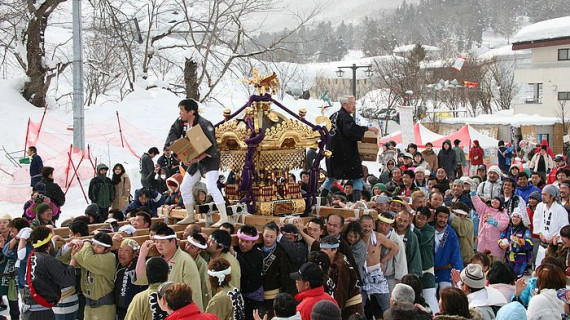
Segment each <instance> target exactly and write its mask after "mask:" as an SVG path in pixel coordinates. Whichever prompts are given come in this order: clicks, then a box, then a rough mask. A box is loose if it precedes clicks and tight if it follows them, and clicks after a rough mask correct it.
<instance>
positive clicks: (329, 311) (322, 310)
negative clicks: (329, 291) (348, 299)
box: [311, 300, 341, 320]
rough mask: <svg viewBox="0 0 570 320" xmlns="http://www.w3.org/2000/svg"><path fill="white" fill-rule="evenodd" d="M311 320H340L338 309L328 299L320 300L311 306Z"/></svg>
mask: <svg viewBox="0 0 570 320" xmlns="http://www.w3.org/2000/svg"><path fill="white" fill-rule="evenodd" d="M311 320H341V315H340V309H339V308H338V307H337V306H336V305H335V304H334V302H332V301H330V300H322V301H319V302H318V303H317V304H315V305H314V306H313V311H311Z"/></svg>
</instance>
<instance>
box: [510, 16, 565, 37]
mask: <svg viewBox="0 0 570 320" xmlns="http://www.w3.org/2000/svg"><path fill="white" fill-rule="evenodd" d="M566 37H570V16H566V17H561V18H556V19H551V20H545V21H540V22H538V23H535V24H531V25H530V26H526V27H524V28H522V29H521V30H520V31H519V32H517V34H515V36H514V37H513V44H516V43H520V42H532V41H539V40H550V39H558V38H566Z"/></svg>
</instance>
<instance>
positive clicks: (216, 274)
mask: <svg viewBox="0 0 570 320" xmlns="http://www.w3.org/2000/svg"><path fill="white" fill-rule="evenodd" d="M231 273H232V267H228V268H227V269H226V270H220V271H213V270H208V275H209V276H210V277H216V278H218V283H219V284H220V286H221V285H222V283H223V282H224V279H225V278H226V276H227V275H228V274H231Z"/></svg>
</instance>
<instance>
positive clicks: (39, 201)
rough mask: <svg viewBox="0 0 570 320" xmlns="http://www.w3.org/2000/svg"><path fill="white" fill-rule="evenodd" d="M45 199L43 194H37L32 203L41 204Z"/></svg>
mask: <svg viewBox="0 0 570 320" xmlns="http://www.w3.org/2000/svg"><path fill="white" fill-rule="evenodd" d="M45 198H46V196H45V195H43V194H41V193H38V194H37V195H36V198H35V199H34V202H36V203H42V202H44V199H45Z"/></svg>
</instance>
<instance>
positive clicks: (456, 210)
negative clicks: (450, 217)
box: [453, 209, 469, 216]
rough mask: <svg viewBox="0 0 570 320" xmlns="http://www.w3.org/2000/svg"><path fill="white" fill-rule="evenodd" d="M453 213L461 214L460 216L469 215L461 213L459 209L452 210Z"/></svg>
mask: <svg viewBox="0 0 570 320" xmlns="http://www.w3.org/2000/svg"><path fill="white" fill-rule="evenodd" d="M453 213H455V214H461V215H464V216H467V215H469V213H467V212H465V211H463V210H461V209H454V210H453Z"/></svg>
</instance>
